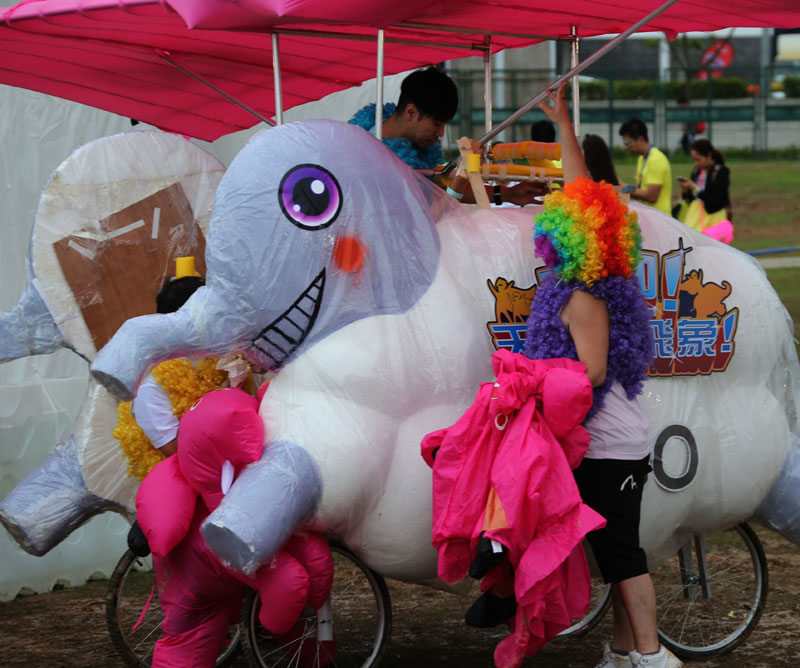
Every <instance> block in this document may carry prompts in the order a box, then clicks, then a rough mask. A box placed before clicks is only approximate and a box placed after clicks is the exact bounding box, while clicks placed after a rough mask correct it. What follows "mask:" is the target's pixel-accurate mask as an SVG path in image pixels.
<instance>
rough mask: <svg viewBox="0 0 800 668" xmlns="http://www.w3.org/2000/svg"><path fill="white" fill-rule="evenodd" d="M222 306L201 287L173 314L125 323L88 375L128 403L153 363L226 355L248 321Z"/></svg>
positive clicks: (142, 318) (206, 288)
mask: <svg viewBox="0 0 800 668" xmlns="http://www.w3.org/2000/svg"><path fill="white" fill-rule="evenodd" d="M226 305H227V303H226V300H224V299H222V298H221V297H220V296H219V295H217V294H216V293H214V292H213V291H212V290H210V289H209V288H208V287H202V288H200V289H198V290H197V292H195V293H194V294H193V295H192V296H191V297H190V298H189V300H188V301H187V302H186V303H185V304H184V305H183V306H182V307H181V308H180V309H179V310H177V311H175V312H174V313H161V314H154V315H143V316H139V317H137V318H131V319H130V320H126V321H125V322H124V323H123V325H122V327H120V328H119V329H118V330H117V333H116V334H114V336H113V337H112V338H111V339H110V340H109V342H108V343H107V344H106V345H105V346H104V347H103V348H102V349H101V350H100V352H99V353H98V354H97V357H96V358H95V360H94V362H93V363H92V366H91V372H92V375H93V376H94V377H95V379H96V380H97V381H98V382H99V383H100V384H101V385H104V386H105V387H106V389H108V391H109V392H111V394H113V395H114V396H116V397H117V398H118V399H121V400H122V401H131V400H132V399H133V396H134V394H135V391H136V388H137V387H138V385H139V383H140V381H141V380H142V377H143V376H144V375H145V374H146V373H147V371H148V370H150V369H151V368H152V367H153V366H155V365H156V364H159V363H160V362H163V361H165V360H168V359H174V358H176V357H197V356H198V355H209V356H212V355H217V354H224V353H227V352H229V351H230V350H229V349H230V345H231V341H236V340H237V334H238V333H239V331H240V330H241V329H242V328H243V327H244V323H245V322H246V318H244V317H242V316H237V315H236V314H231V313H227V312H226ZM228 308H229V307H228Z"/></svg>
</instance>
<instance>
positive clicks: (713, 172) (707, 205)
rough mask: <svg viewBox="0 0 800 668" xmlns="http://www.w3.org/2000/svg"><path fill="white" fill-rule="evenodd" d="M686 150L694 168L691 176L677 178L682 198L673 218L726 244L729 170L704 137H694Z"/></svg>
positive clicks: (728, 234)
mask: <svg viewBox="0 0 800 668" xmlns="http://www.w3.org/2000/svg"><path fill="white" fill-rule="evenodd" d="M689 153H690V155H691V156H692V161H693V162H694V169H692V175H691V178H688V179H687V178H686V177H683V176H679V177H678V185H679V186H680V187H681V190H682V192H681V200H682V201H681V203H680V207H679V211H678V215H677V216H676V217H677V218H678V220H680V221H681V222H684V223H686V224H687V225H689V226H690V227H694V228H695V229H698V230H700V231H701V232H704V233H706V234H709V236H713V237H715V238H717V239H719V240H720V241H725V242H726V243H730V242H731V241H732V240H733V225H731V222H730V221H731V218H732V214H731V211H730V205H731V203H730V195H729V193H728V189H729V187H730V170H729V169H728V167H727V166H726V165H725V159H724V158H723V157H722V153H720V152H719V151H718V150H717V149H715V148H714V145H713V144H712V143H711V142H710V141H708V139H696V140H695V141H694V142H692V145H691V148H690V150H689ZM718 225H721V226H722V227H717V226H718ZM718 235H721V236H718Z"/></svg>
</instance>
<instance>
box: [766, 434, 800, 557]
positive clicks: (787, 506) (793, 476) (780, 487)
mask: <svg viewBox="0 0 800 668" xmlns="http://www.w3.org/2000/svg"><path fill="white" fill-rule="evenodd" d="M755 519H756V520H757V521H759V522H760V523H761V524H763V525H764V526H766V527H769V528H770V529H773V530H775V531H777V532H778V533H779V534H781V535H782V536H783V537H784V538H786V539H788V540H790V541H791V542H793V543H794V544H795V545H800V438H799V437H798V436H797V435H792V436H791V437H790V443H789V452H788V454H787V455H786V460H785V461H784V463H783V468H782V469H781V473H780V475H779V476H778V479H777V480H776V481H775V484H773V485H772V487H771V488H770V490H769V492H767V495H766V496H765V497H764V499H763V501H761V504H760V505H759V507H758V509H757V510H756V512H755Z"/></svg>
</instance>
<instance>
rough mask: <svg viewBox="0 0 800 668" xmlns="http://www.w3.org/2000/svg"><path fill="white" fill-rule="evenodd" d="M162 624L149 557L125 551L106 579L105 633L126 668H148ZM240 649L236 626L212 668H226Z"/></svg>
mask: <svg viewBox="0 0 800 668" xmlns="http://www.w3.org/2000/svg"><path fill="white" fill-rule="evenodd" d="M151 596H152V598H151ZM148 599H150V601H149V603H148ZM163 620H164V615H163V614H162V612H161V606H160V605H159V602H158V588H157V587H156V586H155V574H154V573H153V560H152V557H137V556H136V555H135V554H134V553H133V552H131V551H130V550H128V551H127V552H125V554H123V555H122V558H121V559H120V560H119V562H118V563H117V566H116V568H115V569H114V572H113V573H112V574H111V577H110V578H109V581H108V594H107V596H106V625H107V627H108V632H109V634H110V635H111V642H113V643H114V647H115V648H116V650H117V653H118V654H119V655H120V657H121V658H122V660H123V661H124V662H125V664H126V665H128V666H130V668H150V663H151V660H152V658H153V647H154V646H155V644H156V641H157V640H158V639H159V638H160V637H161V622H162V621H163ZM240 647H241V630H240V628H239V625H238V624H237V625H236V626H232V627H231V628H230V631H229V633H228V640H227V641H226V644H225V647H224V648H223V650H222V652H220V655H219V657H218V658H217V663H216V668H224V667H225V666H228V665H230V664H231V663H232V662H233V660H234V659H235V658H236V655H237V654H238V653H239V650H240Z"/></svg>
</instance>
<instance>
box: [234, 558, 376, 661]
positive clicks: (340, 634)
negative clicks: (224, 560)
mask: <svg viewBox="0 0 800 668" xmlns="http://www.w3.org/2000/svg"><path fill="white" fill-rule="evenodd" d="M331 551H332V552H333V557H334V576H333V587H332V589H331V595H330V599H329V600H330V602H331V606H332V610H333V632H334V637H335V643H336V649H335V657H331V655H330V654H326V650H327V648H323V649H322V651H320V644H319V643H317V611H316V610H313V609H311V608H306V610H305V611H304V612H303V614H302V615H301V617H300V619H298V621H297V622H296V624H295V627H294V629H293V631H291V632H290V633H288V634H284V635H283V636H281V638H279V639H277V638H276V637H275V636H273V635H272V634H271V633H269V632H268V631H267V630H266V629H264V628H263V627H262V626H261V624H259V622H258V611H259V609H260V606H261V599H260V597H259V595H258V592H255V591H254V592H251V593H250V594H249V595H248V596H247V597H246V598H245V601H244V603H243V605H242V626H243V633H242V635H243V646H244V651H245V654H246V655H247V657H248V659H249V661H250V663H251V665H253V666H257V667H259V668H293V667H298V668H299V667H301V666H314V667H315V668H335V667H337V666H345V665H346V666H348V667H349V668H372V667H374V666H377V665H379V664H380V661H381V659H382V658H383V654H384V652H385V651H386V645H387V642H388V640H389V635H390V633H391V628H392V604H391V599H390V598H389V590H388V589H387V587H386V582H385V581H384V579H383V578H382V577H381V576H380V575H378V574H377V573H375V572H374V571H373V570H371V569H370V568H369V567H368V566H367V565H366V564H365V563H364V562H363V561H361V559H359V558H358V557H356V556H355V555H354V554H353V553H352V552H350V551H349V550H347V549H345V548H343V547H341V546H339V545H331ZM310 643H313V644H310Z"/></svg>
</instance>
